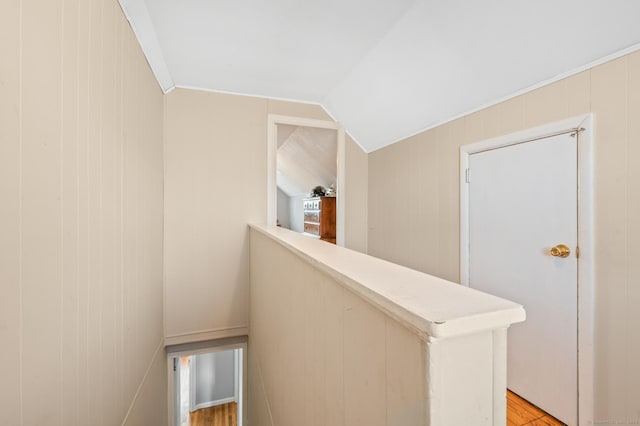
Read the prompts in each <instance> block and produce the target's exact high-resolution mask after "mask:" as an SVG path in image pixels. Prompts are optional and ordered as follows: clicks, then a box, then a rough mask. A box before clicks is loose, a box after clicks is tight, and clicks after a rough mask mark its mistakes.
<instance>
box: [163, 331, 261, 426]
mask: <svg viewBox="0 0 640 426" xmlns="http://www.w3.org/2000/svg"><path fill="white" fill-rule="evenodd" d="M233 349H240V351H238V352H237V355H236V358H235V360H234V362H235V365H236V371H237V374H236V375H235V376H236V377H235V379H236V383H235V389H234V391H235V393H236V398H237V403H238V425H239V426H242V425H247V424H249V420H248V406H249V404H248V389H249V387H248V375H247V368H248V358H249V357H248V355H247V350H248V344H247V336H240V337H229V338H223V339H218V340H206V341H202V342H193V343H182V344H178V345H172V346H166V347H165V352H166V356H167V390H168V392H167V419H168V423H169V426H178V424H177V421H176V417H177V416H178V413H179V407H177V404H176V401H177V398H176V392H178V391H179V390H178V389H176V387H177V385H176V375H175V373H174V371H173V366H174V361H173V359H174V358H178V359H179V358H180V357H181V356H193V355H201V354H207V353H212V352H222V351H228V350H233ZM178 380H179V379H178Z"/></svg>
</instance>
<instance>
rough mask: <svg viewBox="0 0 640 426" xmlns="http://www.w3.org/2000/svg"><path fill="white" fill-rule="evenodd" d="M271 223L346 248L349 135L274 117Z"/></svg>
mask: <svg viewBox="0 0 640 426" xmlns="http://www.w3.org/2000/svg"><path fill="white" fill-rule="evenodd" d="M268 129H269V134H268V138H267V141H268V172H267V173H268V175H267V223H268V224H269V225H272V226H281V227H283V228H287V229H290V230H292V231H295V232H300V233H303V234H305V235H307V236H309V237H311V238H317V239H321V240H324V241H327V242H331V243H334V244H338V245H344V199H345V198H344V188H345V185H344V175H345V173H344V131H343V129H342V128H341V127H340V126H339V125H338V124H337V123H335V122H332V121H322V120H311V119H303V118H299V117H286V116H278V115H269V124H268Z"/></svg>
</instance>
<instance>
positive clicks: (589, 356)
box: [460, 114, 594, 425]
mask: <svg viewBox="0 0 640 426" xmlns="http://www.w3.org/2000/svg"><path fill="white" fill-rule="evenodd" d="M576 128H579V129H584V130H582V131H581V132H579V135H578V247H580V257H579V260H578V424H580V425H582V424H585V425H586V424H587V421H588V420H592V419H593V376H594V375H593V368H594V357H593V350H594V340H593V331H594V311H593V309H594V308H593V306H594V304H593V301H594V282H593V281H594V257H593V254H594V236H593V223H594V222H593V220H594V219H593V217H594V206H593V114H585V115H580V116H577V117H572V118H569V119H566V120H561V121H557V122H554V123H549V124H545V125H543V126H539V127H535V128H532V129H527V130H524V131H521V132H516V133H512V134H509V135H505V136H500V137H497V138H492V139H487V140H484V141H480V142H475V143H472V144H469V145H464V146H462V147H460V282H461V284H463V285H465V286H468V285H469V187H468V185H467V184H466V178H467V175H466V174H467V169H468V167H469V155H471V154H475V153H478V152H482V151H487V150H490V149H497V148H502V147H505V146H509V145H515V144H518V143H523V142H526V141H532V140H535V139H539V138H541V137H546V136H549V135H551V134H554V133H558V132H563V131H565V130H568V129H576ZM471 175H473V171H471ZM471 179H473V177H471Z"/></svg>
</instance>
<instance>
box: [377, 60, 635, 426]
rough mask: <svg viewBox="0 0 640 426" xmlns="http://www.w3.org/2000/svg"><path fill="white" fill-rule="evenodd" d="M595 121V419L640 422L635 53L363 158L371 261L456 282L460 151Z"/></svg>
mask: <svg viewBox="0 0 640 426" xmlns="http://www.w3.org/2000/svg"><path fill="white" fill-rule="evenodd" d="M590 111H592V112H593V113H594V117H595V125H594V126H595V212H596V220H595V225H596V228H595V233H596V253H595V258H596V265H595V267H596V283H595V285H596V295H595V297H596V307H595V315H596V331H595V332H596V336H595V338H596V346H595V355H596V371H595V389H596V395H595V401H596V419H601V420H620V421H626V420H627V419H628V420H638V419H640V364H638V362H637V360H638V359H640V333H638V332H637V325H638V324H640V310H639V309H638V306H640V262H638V261H637V258H638V255H640V249H638V248H637V244H634V241H637V240H639V239H640V171H639V170H640V168H638V167H636V166H635V165H634V160H635V159H636V158H637V157H638V155H639V154H640V133H639V132H638V131H637V130H635V128H634V126H635V125H636V124H637V123H639V122H640V53H634V54H631V55H628V56H625V57H622V58H620V59H617V60H615V61H612V62H609V63H606V64H604V65H600V66H598V67H596V68H593V69H591V70H588V71H585V72H582V73H580V74H577V75H574V76H572V77H570V78H567V79H564V80H561V81H559V82H556V83H554V84H551V85H548V86H545V87H543V88H541V89H538V90H535V91H533V92H530V93H527V94H525V95H522V96H519V97H516V98H514V99H511V100H509V101H506V102H504V103H501V104H499V105H496V106H493V107H490V108H487V109H484V110H481V111H479V112H477V113H474V114H471V115H469V116H466V117H463V118H460V119H458V120H455V121H453V122H450V123H447V124H445V125H443V126H440V127H438V128H435V129H432V130H430V131H427V132H424V133H421V134H419V135H417V136H414V137H412V138H409V139H407V140H405V141H402V142H400V143H397V144H394V145H391V146H389V147H387V148H384V149H381V150H379V151H376V152H373V153H371V154H370V155H369V226H370V231H369V253H370V254H372V255H375V256H378V257H382V258H385V259H389V260H392V261H394V262H397V263H400V264H404V265H407V266H410V267H413V268H415V269H418V270H421V271H424V272H427V273H430V274H434V275H438V276H441V277H444V278H447V279H450V280H453V281H458V280H459V189H458V185H459V182H458V170H459V164H458V163H459V156H458V155H459V154H458V148H459V147H460V145H463V144H467V143H471V142H474V141H479V140H482V139H487V138H491V137H495V136H500V135H504V134H508V133H511V132H514V131H517V130H522V129H527V128H530V127H534V126H537V125H540V124H544V123H547V122H551V121H556V120H560V119H563V118H567V117H571V116H575V115H579V114H582V113H587V112H590Z"/></svg>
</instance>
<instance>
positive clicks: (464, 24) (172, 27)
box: [120, 0, 640, 152]
mask: <svg viewBox="0 0 640 426" xmlns="http://www.w3.org/2000/svg"><path fill="white" fill-rule="evenodd" d="M120 3H121V4H122V7H123V10H124V11H125V13H126V14H127V16H128V18H129V20H130V21H131V24H132V26H133V28H134V31H135V32H136V35H137V37H138V39H139V41H140V44H141V45H142V48H143V50H144V52H145V54H146V56H147V59H148V60H149V63H150V64H151V67H152V69H153V71H154V73H155V75H156V78H157V79H158V81H159V83H160V85H161V86H162V88H163V90H165V91H169V90H171V89H173V88H174V87H188V88H197V89H205V90H215V91H222V92H231V93H239V94H247V95H256V96H264V97H273V98H280V99H291V100H297V101H303V102H311V103H318V104H320V105H322V106H323V107H324V108H325V109H326V110H327V111H328V112H329V114H331V115H332V116H333V117H334V118H335V119H337V120H338V121H339V122H340V123H341V124H342V125H343V126H344V127H345V129H346V130H347V132H348V133H349V134H350V135H351V136H352V137H353V138H354V139H355V140H356V141H357V142H358V143H359V144H360V145H361V146H362V147H363V148H364V149H365V150H366V151H367V152H371V151H373V150H376V149H378V148H380V147H382V146H385V145H388V144H390V143H393V142H395V141H397V140H399V139H402V138H405V137H407V136H409V135H412V134H414V133H417V132H419V131H421V130H424V129H426V128H430V127H433V126H435V125H437V124H440V123H442V122H445V121H448V120H451V119H453V118H455V117H458V116H460V115H463V114H465V113H468V112H470V111H473V110H476V109H478V108H481V107H484V106H487V105H490V104H492V103H495V102H497V101H499V100H502V99H505V98H508V97H510V96H513V95H514V94H517V93H519V92H522V91H525V90H528V89H530V88H532V87H535V86H538V85H540V84H543V83H544V82H548V81H552V80H555V79H557V78H559V77H561V76H564V75H568V74H570V73H572V72H576V71H579V70H582V69H585V67H587V66H589V65H591V64H593V63H597V62H598V61H602V60H603V58H606V57H609V56H610V55H619V54H621V53H623V52H626V51H631V50H637V49H638V48H640V25H639V24H638V23H637V21H638V17H640V1H638V0H535V1H534V0H484V1H470V0H446V1H442V0H422V1H420V0H379V1H375V2H372V1H369V0H324V1H322V2H301V1H299V0H295V1H294V0H268V1H261V2H247V1H238V0H235V1H230V0H227V1H223V0H181V1H175V0H120Z"/></svg>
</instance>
